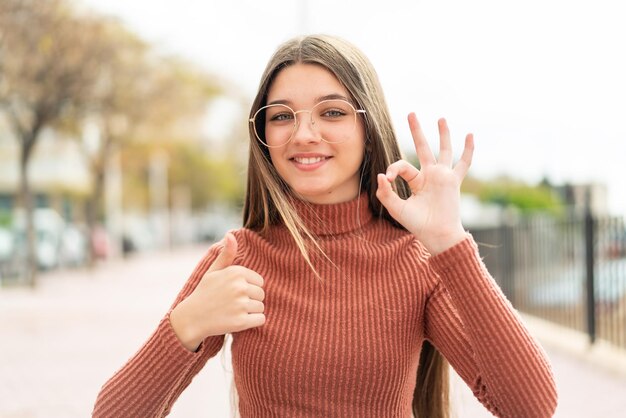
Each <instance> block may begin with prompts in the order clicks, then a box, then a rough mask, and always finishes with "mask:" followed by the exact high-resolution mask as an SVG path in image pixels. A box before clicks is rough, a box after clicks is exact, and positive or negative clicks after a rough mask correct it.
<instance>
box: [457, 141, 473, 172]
mask: <svg viewBox="0 0 626 418" xmlns="http://www.w3.org/2000/svg"><path fill="white" fill-rule="evenodd" d="M473 155H474V135H472V134H467V136H466V137H465V147H464V148H463V154H461V159H460V160H459V161H458V162H457V163H456V166H455V167H454V171H455V172H456V173H457V175H458V176H459V178H461V179H463V178H465V175H466V174H467V172H468V170H469V168H470V165H471V164H472V157H473Z"/></svg>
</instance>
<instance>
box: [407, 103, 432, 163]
mask: <svg viewBox="0 0 626 418" xmlns="http://www.w3.org/2000/svg"><path fill="white" fill-rule="evenodd" d="M408 119H409V128H410V129H411V136H412V137H413V143H414V144H415V152H416V153H417V158H419V160H420V165H421V166H422V167H423V166H425V165H429V164H435V163H436V162H437V160H436V159H435V156H434V155H433V152H432V151H431V150H430V147H429V146H428V142H427V141H426V137H425V136H424V132H422V127H421V126H420V124H419V122H418V121H417V116H415V113H409V118H408Z"/></svg>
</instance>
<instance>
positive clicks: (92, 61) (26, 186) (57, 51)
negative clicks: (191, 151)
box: [0, 0, 112, 286]
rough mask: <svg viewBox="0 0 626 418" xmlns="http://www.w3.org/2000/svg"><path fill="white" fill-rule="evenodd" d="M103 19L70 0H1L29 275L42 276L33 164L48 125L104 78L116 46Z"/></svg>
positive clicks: (5, 81)
mask: <svg viewBox="0 0 626 418" xmlns="http://www.w3.org/2000/svg"><path fill="white" fill-rule="evenodd" d="M103 30H104V27H103V25H102V24H101V23H100V22H98V21H97V20H94V19H90V18H88V17H85V16H83V17H81V18H78V17H76V16H75V15H74V13H73V11H72V10H71V9H70V7H69V5H68V4H67V3H66V2H65V1H64V0H47V1H45V2H41V1H38V0H2V2H1V3H0V42H1V43H0V111H3V112H4V113H6V116H7V119H8V121H9V125H10V127H11V129H12V131H13V134H14V136H15V138H16V139H17V141H18V142H19V150H20V161H19V166H20V184H19V196H20V203H21V205H22V207H23V208H24V212H25V213H26V242H27V245H26V263H25V272H24V280H25V282H26V283H27V284H29V285H31V286H34V285H35V281H36V271H37V269H36V261H35V232H34V225H33V219H32V212H33V199H32V191H31V188H30V183H29V178H28V164H29V161H30V158H31V156H32V153H33V150H34V148H35V146H36V144H37V140H38V139H39V138H40V135H41V133H42V131H43V130H44V129H45V128H49V127H52V126H54V125H55V124H57V123H61V122H62V121H63V120H64V119H67V118H68V117H69V115H72V114H79V113H82V112H83V111H84V110H85V109H86V108H87V107H88V106H89V105H90V104H91V103H92V102H93V99H94V94H95V92H96V88H97V87H98V84H99V82H100V80H101V71H100V63H101V62H103V61H106V60H107V59H108V57H109V56H110V55H111V53H112V51H111V49H110V47H109V45H107V44H106V42H104V36H103Z"/></svg>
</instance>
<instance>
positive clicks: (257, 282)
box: [243, 267, 265, 287]
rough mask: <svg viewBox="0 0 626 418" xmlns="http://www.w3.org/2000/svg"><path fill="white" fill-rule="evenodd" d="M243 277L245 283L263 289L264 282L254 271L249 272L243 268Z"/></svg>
mask: <svg viewBox="0 0 626 418" xmlns="http://www.w3.org/2000/svg"><path fill="white" fill-rule="evenodd" d="M244 269H245V270H243V277H244V279H246V281H247V282H248V283H250V284H252V285H254V286H258V287H263V285H264V284H265V280H263V276H261V275H260V274H259V273H257V272H256V271H254V270H250V269H247V268H245V267H244Z"/></svg>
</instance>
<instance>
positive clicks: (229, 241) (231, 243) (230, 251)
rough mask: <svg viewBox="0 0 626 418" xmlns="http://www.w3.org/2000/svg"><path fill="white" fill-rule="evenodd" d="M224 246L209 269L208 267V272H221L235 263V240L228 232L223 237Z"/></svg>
mask: <svg viewBox="0 0 626 418" xmlns="http://www.w3.org/2000/svg"><path fill="white" fill-rule="evenodd" d="M223 241H224V246H223V247H222V251H221V252H220V254H219V255H218V256H217V258H216V259H215V261H214V262H213V264H211V267H209V271H216V270H222V269H224V268H226V267H228V266H230V265H232V264H233V261H235V256H236V255H237V239H236V238H235V236H234V235H233V234H231V233H230V232H229V233H227V234H226V236H224V240H223Z"/></svg>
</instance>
